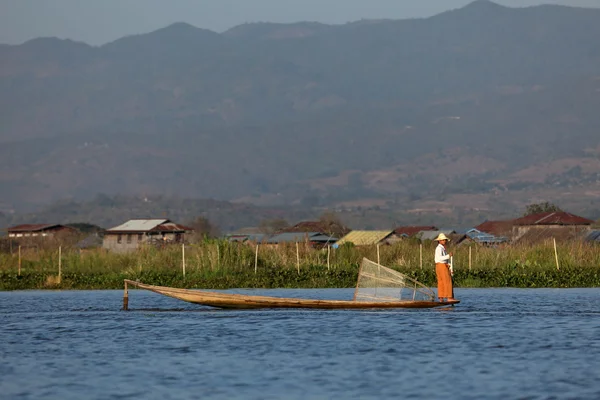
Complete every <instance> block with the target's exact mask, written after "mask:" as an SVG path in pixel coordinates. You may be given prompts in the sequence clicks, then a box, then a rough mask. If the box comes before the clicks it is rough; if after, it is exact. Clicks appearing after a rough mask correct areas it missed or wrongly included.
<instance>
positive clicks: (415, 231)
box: [394, 225, 438, 237]
mask: <svg viewBox="0 0 600 400" xmlns="http://www.w3.org/2000/svg"><path fill="white" fill-rule="evenodd" d="M437 230H438V228H437V227H435V226H415V225H411V226H399V227H397V228H396V229H394V234H395V235H397V236H398V237H415V236H418V235H419V233H421V232H423V231H437Z"/></svg>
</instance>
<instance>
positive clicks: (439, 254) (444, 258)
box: [435, 243, 450, 264]
mask: <svg viewBox="0 0 600 400" xmlns="http://www.w3.org/2000/svg"><path fill="white" fill-rule="evenodd" d="M449 260H450V256H449V255H448V253H446V248H445V247H444V245H443V244H441V243H439V244H438V245H437V247H436V248H435V263H436V264H440V263H441V264H448V261H449Z"/></svg>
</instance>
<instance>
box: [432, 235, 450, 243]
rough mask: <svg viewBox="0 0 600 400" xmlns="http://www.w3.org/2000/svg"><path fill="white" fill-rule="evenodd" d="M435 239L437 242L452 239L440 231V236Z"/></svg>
mask: <svg viewBox="0 0 600 400" xmlns="http://www.w3.org/2000/svg"><path fill="white" fill-rule="evenodd" d="M433 240H435V241H436V242H439V241H440V240H448V241H450V238H449V237H448V236H446V235H444V234H443V233H440V234H439V235H438V237H436V238H435V239H433Z"/></svg>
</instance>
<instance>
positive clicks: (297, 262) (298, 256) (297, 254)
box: [296, 242, 300, 275]
mask: <svg viewBox="0 0 600 400" xmlns="http://www.w3.org/2000/svg"><path fill="white" fill-rule="evenodd" d="M296 267H297V268H298V275H300V248H299V247H298V242H296Z"/></svg>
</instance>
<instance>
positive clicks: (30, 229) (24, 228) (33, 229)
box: [7, 224, 62, 232]
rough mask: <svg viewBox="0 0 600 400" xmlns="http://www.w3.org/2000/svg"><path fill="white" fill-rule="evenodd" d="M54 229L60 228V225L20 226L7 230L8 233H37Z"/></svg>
mask: <svg viewBox="0 0 600 400" xmlns="http://www.w3.org/2000/svg"><path fill="white" fill-rule="evenodd" d="M54 227H62V225H58V224H22V225H16V226H13V227H10V228H8V229H7V231H9V232H39V231H43V230H44V229H49V228H54Z"/></svg>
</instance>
